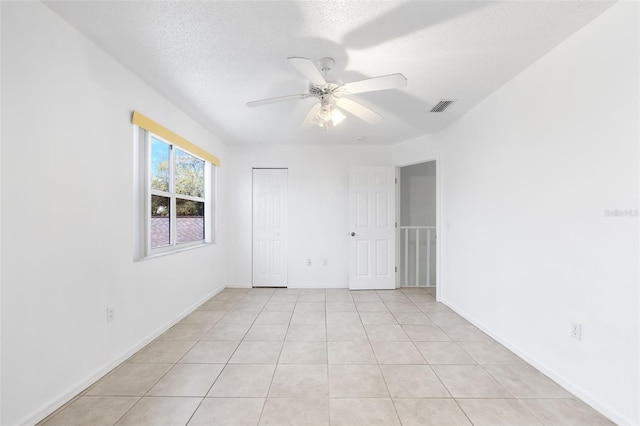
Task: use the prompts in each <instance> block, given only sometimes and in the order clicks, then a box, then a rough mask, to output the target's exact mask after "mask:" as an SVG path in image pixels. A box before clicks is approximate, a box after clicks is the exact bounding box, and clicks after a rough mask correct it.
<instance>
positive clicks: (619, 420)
mask: <svg viewBox="0 0 640 426" xmlns="http://www.w3.org/2000/svg"><path fill="white" fill-rule="evenodd" d="M441 302H442V303H443V304H445V305H446V306H448V307H449V308H451V309H452V310H453V311H455V312H456V313H457V314H458V315H460V316H461V317H463V318H464V319H466V320H467V321H469V322H470V323H471V324H473V325H474V326H476V327H478V328H479V329H480V330H482V331H483V332H484V333H486V334H488V335H489V336H490V337H491V338H492V339H494V340H495V341H496V342H498V343H500V344H501V345H503V346H504V347H506V348H507V349H509V350H510V351H511V352H513V353H514V354H516V355H518V356H519V357H520V358H522V359H523V360H525V361H526V362H528V363H529V364H531V365H532V366H533V367H535V368H536V369H537V370H539V371H540V372H542V373H543V374H544V375H545V376H547V377H549V378H550V379H551V380H553V381H554V382H556V383H557V384H558V385H560V386H562V387H563V388H564V389H566V390H567V391H569V392H570V393H572V394H573V395H574V396H576V397H577V398H579V399H581V400H582V401H583V402H585V403H586V404H588V405H589V406H591V407H592V408H593V409H594V410H596V411H597V412H599V413H600V414H602V415H603V416H605V417H607V418H608V419H609V420H611V421H612V422H614V423H616V424H618V425H620V426H638V423H634V422H633V421H631V420H629V419H628V418H626V417H625V416H622V415H620V413H618V412H617V411H616V410H613V409H612V408H611V407H609V406H608V405H607V404H604V403H602V402H601V401H600V400H599V399H598V398H595V397H594V396H593V395H591V393H589V392H588V391H586V390H584V389H582V388H581V387H579V386H576V385H574V384H573V383H571V382H570V381H569V380H567V379H566V378H565V377H564V376H563V375H562V374H560V373H558V372H557V371H556V370H554V369H551V368H549V367H548V366H546V365H545V364H544V363H542V362H540V361H539V360H538V359H537V358H535V357H533V356H531V355H530V354H529V353H528V352H526V351H525V350H523V349H522V348H520V347H519V346H517V345H514V344H512V343H511V342H510V341H509V339H507V338H505V337H504V336H501V335H499V334H496V333H494V332H492V331H491V330H490V329H489V328H487V327H485V326H484V325H483V324H482V323H480V322H479V321H476V319H475V318H473V317H472V316H471V315H468V314H467V313H466V312H464V311H463V310H461V309H458V308H457V307H456V306H455V304H453V303H449V302H448V301H447V300H444V299H443V300H441Z"/></svg>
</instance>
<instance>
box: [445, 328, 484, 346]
mask: <svg viewBox="0 0 640 426" xmlns="http://www.w3.org/2000/svg"><path fill="white" fill-rule="evenodd" d="M440 328H442V331H444V332H445V333H446V334H447V336H449V337H450V338H451V339H452V340H455V341H456V342H492V341H493V339H492V338H491V337H489V336H487V335H486V334H484V333H483V332H482V331H480V330H479V329H478V328H476V327H474V326H472V325H455V326H448V325H441V326H440Z"/></svg>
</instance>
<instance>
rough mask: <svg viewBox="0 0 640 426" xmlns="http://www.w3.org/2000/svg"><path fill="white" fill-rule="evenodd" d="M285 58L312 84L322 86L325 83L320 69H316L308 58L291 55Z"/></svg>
mask: <svg viewBox="0 0 640 426" xmlns="http://www.w3.org/2000/svg"><path fill="white" fill-rule="evenodd" d="M287 60H288V61H289V63H290V64H291V65H293V67H294V68H295V69H297V70H298V71H300V74H302V75H303V76H304V77H305V78H306V79H307V80H309V81H310V82H311V84H313V85H314V86H324V85H325V84H327V82H326V81H325V79H324V77H323V76H322V74H321V73H320V71H318V68H316V66H315V65H314V64H313V62H311V60H310V59H307V58H299V57H297V56H292V57H291V58H287Z"/></svg>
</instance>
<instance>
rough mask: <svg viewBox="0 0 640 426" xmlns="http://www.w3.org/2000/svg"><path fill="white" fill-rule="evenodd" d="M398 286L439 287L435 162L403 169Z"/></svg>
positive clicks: (401, 175) (401, 169) (400, 180)
mask: <svg viewBox="0 0 640 426" xmlns="http://www.w3.org/2000/svg"><path fill="white" fill-rule="evenodd" d="M399 174H400V179H399V183H400V188H399V189H400V191H399V192H400V197H399V199H400V209H399V210H400V212H399V213H400V220H399V223H398V232H399V235H398V238H397V240H398V242H399V253H400V255H399V264H398V287H429V288H434V289H435V287H436V284H437V282H436V279H437V276H438V274H437V270H436V268H437V264H438V262H437V254H438V253H437V238H438V236H437V232H436V231H437V211H438V210H437V181H436V161H435V160H433V161H428V162H425V163H419V164H414V165H410V166H405V167H401V168H400V173H399Z"/></svg>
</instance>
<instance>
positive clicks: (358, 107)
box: [336, 98, 382, 124]
mask: <svg viewBox="0 0 640 426" xmlns="http://www.w3.org/2000/svg"><path fill="white" fill-rule="evenodd" d="M336 105H338V106H339V107H340V108H342V109H344V110H345V111H347V112H349V113H351V114H353V115H355V116H356V117H358V118H359V119H360V120H362V121H364V122H365V123H368V124H378V123H379V122H380V121H382V116H381V115H380V114H378V113H377V112H374V111H372V110H370V109H369V108H367V107H366V106H364V105H362V104H359V103H358V102H355V101H352V100H351V99H348V98H338V100H337V101H336Z"/></svg>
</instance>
